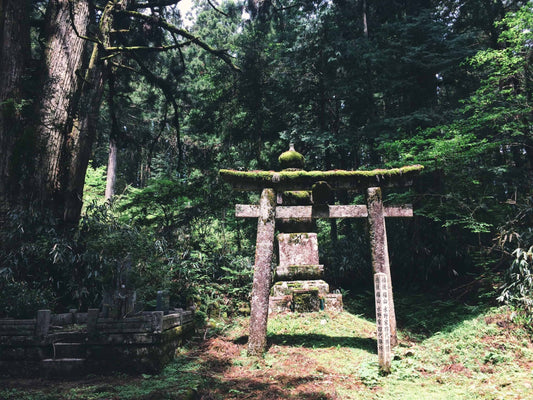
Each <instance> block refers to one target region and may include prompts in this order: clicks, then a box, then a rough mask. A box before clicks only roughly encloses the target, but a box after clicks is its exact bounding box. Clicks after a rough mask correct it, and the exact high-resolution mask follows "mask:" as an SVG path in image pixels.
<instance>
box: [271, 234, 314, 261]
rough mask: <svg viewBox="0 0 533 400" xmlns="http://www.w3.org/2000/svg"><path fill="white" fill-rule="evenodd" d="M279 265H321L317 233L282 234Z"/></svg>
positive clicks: (280, 236) (279, 238)
mask: <svg viewBox="0 0 533 400" xmlns="http://www.w3.org/2000/svg"><path fill="white" fill-rule="evenodd" d="M278 243H279V265H280V266H289V265H319V264H320V263H319V261H318V241H317V236H316V233H280V234H279V235H278Z"/></svg>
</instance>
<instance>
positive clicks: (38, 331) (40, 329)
mask: <svg viewBox="0 0 533 400" xmlns="http://www.w3.org/2000/svg"><path fill="white" fill-rule="evenodd" d="M51 315H52V311H50V310H39V311H37V323H36V324H35V336H37V337H38V338H41V337H44V336H46V335H47V334H48V330H49V329H50V319H51Z"/></svg>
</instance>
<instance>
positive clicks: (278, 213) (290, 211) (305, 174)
mask: <svg viewBox="0 0 533 400" xmlns="http://www.w3.org/2000/svg"><path fill="white" fill-rule="evenodd" d="M288 153H296V155H299V153H297V152H295V151H294V149H293V148H292V147H291V150H289V151H288V152H285V153H283V154H282V155H281V156H280V163H281V164H282V157H283V156H284V155H287V154H288ZM291 156H292V154H291ZM299 157H301V158H302V164H303V157H302V156H301V155H299ZM302 166H303V165H302ZM289 168H290V169H285V170H283V171H280V172H275V171H235V170H220V176H221V178H222V179H224V180H225V181H227V182H228V183H230V184H231V185H232V187H233V189H234V190H248V191H259V190H260V191H261V198H260V201H259V205H244V204H237V205H236V207H235V209H236V210H235V216H236V217H245V218H258V224H257V241H256V252H255V265H254V278H253V287H252V300H251V314H250V332H249V339H248V353H249V354H252V355H253V354H261V353H263V352H264V351H265V349H266V329H267V321H268V299H269V291H270V282H271V269H270V264H271V261H272V254H273V248H274V231H275V221H276V219H290V218H303V219H310V218H367V219H368V224H369V234H370V245H371V254H372V268H373V272H374V274H378V275H376V278H375V281H376V285H377V284H378V283H379V284H380V285H381V286H376V292H375V294H376V316H377V317H380V316H385V317H388V318H386V321H383V320H382V319H381V320H379V321H378V355H379V359H380V366H381V368H382V369H384V370H385V371H387V370H388V369H390V346H391V345H392V346H394V345H395V344H396V342H397V338H396V317H395V313H394V302H393V296H392V281H391V274H390V264H389V255H388V248H387V235H386V229H385V218H386V217H412V215H413V209H412V206H410V205H404V206H400V207H384V206H383V201H382V193H381V186H387V187H390V186H409V185H411V183H412V179H413V178H414V177H415V176H416V175H417V174H418V173H419V172H420V171H421V170H422V169H423V166H421V165H411V166H406V167H402V168H394V169H379V170H373V171H344V170H334V171H303V170H301V169H296V168H292V167H289ZM317 187H322V188H323V187H327V188H328V189H330V190H338V189H345V190H351V191H358V192H364V193H365V194H366V205H329V204H325V203H323V202H322V201H317V200H315V201H314V204H313V205H309V206H277V201H276V200H277V195H278V194H280V193H282V192H285V191H295V190H309V191H313V198H315V190H316V189H317ZM318 197H319V196H318V193H317V196H316V198H317V199H318ZM383 284H385V286H383ZM384 287H386V288H387V290H386V293H385V294H383V290H382V289H383V288H384ZM378 300H379V304H378ZM383 300H385V301H386V303H382V301H383ZM383 304H385V305H386V306H387V311H388V312H386V313H385V312H383ZM378 306H379V307H380V308H379V309H378ZM387 314H388V315H387ZM376 319H378V318H376ZM389 331H390V337H389V335H386V336H387V337H385V336H384V333H388V332H389ZM387 347H388V349H387Z"/></svg>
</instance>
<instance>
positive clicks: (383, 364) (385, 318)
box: [374, 272, 392, 373]
mask: <svg viewBox="0 0 533 400" xmlns="http://www.w3.org/2000/svg"><path fill="white" fill-rule="evenodd" d="M374 293H375V299H376V330H377V342H378V361H379V367H380V368H381V370H382V371H383V372H386V373H388V372H390V367H391V359H392V353H391V331H390V321H389V285H388V283H387V275H386V274H384V273H382V272H378V273H376V274H374Z"/></svg>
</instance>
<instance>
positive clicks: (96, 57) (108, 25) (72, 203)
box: [64, 0, 130, 222]
mask: <svg viewBox="0 0 533 400" xmlns="http://www.w3.org/2000/svg"><path fill="white" fill-rule="evenodd" d="M129 2H130V0H119V1H118V2H116V3H115V2H113V1H109V2H108V3H107V4H106V6H105V9H104V11H103V12H102V15H101V17H100V25H99V35H100V41H101V43H103V45H104V46H109V44H110V35H111V30H112V27H113V11H114V10H117V9H122V8H126V7H127V4H128V3H129ZM104 56H105V49H103V48H102V45H101V44H93V48H92V53H91V57H90V61H89V66H88V67H87V71H86V74H85V77H84V83H83V87H82V90H81V99H80V107H79V114H78V115H79V117H78V118H79V125H75V126H74V127H73V129H72V131H71V135H70V136H71V141H70V146H69V148H68V151H69V154H70V155H71V157H70V162H69V167H70V168H69V178H68V185H67V187H66V190H65V196H66V202H65V207H64V219H65V221H69V222H76V221H77V220H78V219H79V217H80V212H81V207H82V197H83V186H84V184H85V174H86V172H87V166H88V164H89V157H90V155H91V148H92V145H93V142H94V139H95V137H96V128H97V121H98V113H99V110H100V105H101V103H102V96H103V93H104V65H103V62H102V61H101V58H102V57H104Z"/></svg>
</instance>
